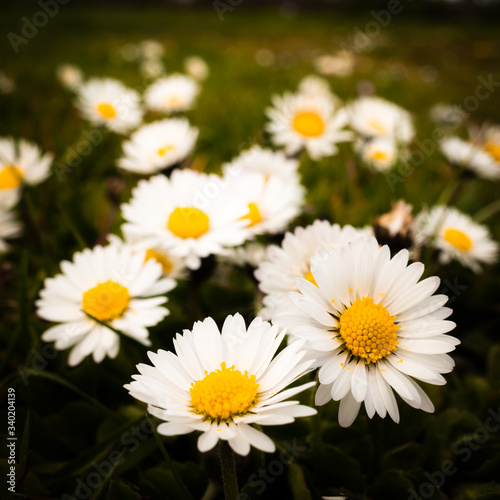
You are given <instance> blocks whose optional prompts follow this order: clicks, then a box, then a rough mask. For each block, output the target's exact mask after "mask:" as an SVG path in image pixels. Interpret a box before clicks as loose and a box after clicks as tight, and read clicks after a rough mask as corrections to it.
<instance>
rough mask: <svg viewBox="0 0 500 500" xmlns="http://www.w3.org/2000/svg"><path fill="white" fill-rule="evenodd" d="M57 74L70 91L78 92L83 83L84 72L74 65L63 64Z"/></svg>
mask: <svg viewBox="0 0 500 500" xmlns="http://www.w3.org/2000/svg"><path fill="white" fill-rule="evenodd" d="M56 74H57V79H58V80H59V82H60V83H61V84H62V85H63V86H64V87H66V88H67V89H69V90H72V91H76V90H77V89H78V87H80V85H81V84H82V83H83V72H82V70H81V69H80V68H79V67H78V66H75V65H74V64H61V65H60V66H58V67H57V72H56Z"/></svg>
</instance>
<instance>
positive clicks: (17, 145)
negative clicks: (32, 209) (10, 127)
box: [0, 137, 54, 208]
mask: <svg viewBox="0 0 500 500" xmlns="http://www.w3.org/2000/svg"><path fill="white" fill-rule="evenodd" d="M53 159H54V156H53V155H52V153H42V151H41V150H40V148H39V147H38V146H37V145H36V144H33V143H32V142H29V141H27V140H25V139H20V140H19V141H16V140H14V139H13V138H12V137H2V138H0V206H1V207H4V208H10V207H12V206H13V205H15V204H16V203H17V202H18V201H19V197H20V195H21V187H22V185H23V184H27V185H33V184H39V183H40V182H42V181H44V180H45V179H46V178H47V177H48V176H49V174H50V166H51V164H52V161H53Z"/></svg>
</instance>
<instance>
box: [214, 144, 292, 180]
mask: <svg viewBox="0 0 500 500" xmlns="http://www.w3.org/2000/svg"><path fill="white" fill-rule="evenodd" d="M298 167H299V162H298V161H297V160H296V159H294V158H287V157H286V156H285V155H284V154H283V153H282V152H281V151H272V150H270V149H264V148H262V147H260V146H252V147H251V148H250V149H247V150H246V151H243V152H242V153H240V154H239V155H238V157H236V158H235V159H234V160H233V161H232V162H230V163H227V164H226V165H224V166H223V167H222V170H223V172H224V174H225V175H226V176H231V175H234V176H236V175H239V174H240V172H249V173H250V172H254V173H255V172H260V173H262V174H264V175H265V176H266V177H267V178H271V177H280V178H281V179H283V180H288V179H290V178H292V177H298Z"/></svg>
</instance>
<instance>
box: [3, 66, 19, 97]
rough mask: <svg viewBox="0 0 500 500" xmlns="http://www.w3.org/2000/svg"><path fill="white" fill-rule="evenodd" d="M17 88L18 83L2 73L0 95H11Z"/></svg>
mask: <svg viewBox="0 0 500 500" xmlns="http://www.w3.org/2000/svg"><path fill="white" fill-rule="evenodd" d="M15 88H16V83H15V82H14V80H13V79H12V78H10V76H8V75H7V74H6V73H4V72H3V71H0V94H11V93H12V92H13V91H14V89H15Z"/></svg>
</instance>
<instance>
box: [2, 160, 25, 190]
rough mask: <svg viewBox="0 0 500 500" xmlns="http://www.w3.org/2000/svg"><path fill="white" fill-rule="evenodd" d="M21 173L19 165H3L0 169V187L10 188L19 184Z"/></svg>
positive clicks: (21, 178)
mask: <svg viewBox="0 0 500 500" xmlns="http://www.w3.org/2000/svg"><path fill="white" fill-rule="evenodd" d="M22 180H23V173H22V171H21V169H20V168H19V167H16V166H14V165H5V166H4V167H3V168H2V169H1V170H0V189H11V188H16V187H19V186H20V185H21V182H22Z"/></svg>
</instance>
